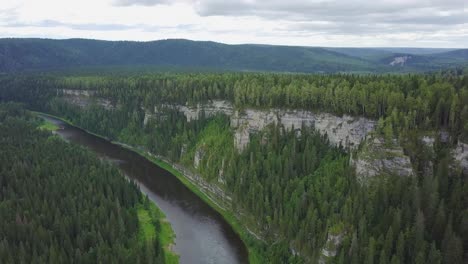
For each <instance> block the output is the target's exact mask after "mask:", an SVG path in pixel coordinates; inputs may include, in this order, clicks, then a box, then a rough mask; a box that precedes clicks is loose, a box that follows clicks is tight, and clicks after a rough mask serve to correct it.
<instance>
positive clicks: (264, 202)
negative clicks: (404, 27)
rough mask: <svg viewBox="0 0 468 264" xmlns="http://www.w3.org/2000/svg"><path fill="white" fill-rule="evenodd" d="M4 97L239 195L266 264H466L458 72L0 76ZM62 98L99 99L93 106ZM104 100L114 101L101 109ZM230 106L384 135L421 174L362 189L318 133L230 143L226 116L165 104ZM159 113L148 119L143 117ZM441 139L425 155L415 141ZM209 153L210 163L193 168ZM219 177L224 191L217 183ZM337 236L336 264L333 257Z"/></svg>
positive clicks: (462, 101) (467, 104)
mask: <svg viewBox="0 0 468 264" xmlns="http://www.w3.org/2000/svg"><path fill="white" fill-rule="evenodd" d="M0 85H1V86H0V99H1V100H2V101H20V102H23V103H25V104H27V105H28V107H30V108H32V109H35V110H40V111H45V112H48V113H51V114H55V115H58V116H60V117H63V118H65V119H67V120H69V121H71V122H73V123H74V124H76V125H78V126H80V127H83V128H86V129H88V130H90V131H92V132H94V133H97V134H100V135H103V136H105V137H107V138H109V139H111V140H115V141H120V142H124V143H127V144H130V145H133V146H138V147H140V148H144V149H145V150H148V151H150V152H151V153H155V154H158V155H161V156H163V157H166V158H168V159H169V160H170V161H171V162H174V163H178V164H182V165H184V166H185V167H187V168H189V169H190V170H192V171H195V172H197V173H200V175H202V176H203V177H204V178H205V179H206V180H207V181H208V182H211V183H213V184H218V185H220V186H221V187H222V188H223V189H224V190H225V191H226V192H227V193H229V194H230V195H231V196H232V197H233V200H232V204H231V207H232V211H233V212H237V213H239V215H241V220H242V222H243V223H244V224H245V225H246V226H249V227H250V228H253V229H255V231H258V232H259V233H260V234H261V235H262V237H263V238H264V240H265V241H266V243H263V242H259V241H253V242H250V241H247V243H252V244H255V247H256V248H257V250H258V252H260V253H259V255H261V258H262V262H263V263H310V262H316V261H318V260H323V261H325V262H327V263H382V264H384V263H392V264H393V263H395V264H396V263H451V264H453V263H466V261H467V260H468V255H467V252H468V250H467V249H468V228H467V227H468V182H467V177H468V176H467V175H466V174H464V173H463V171H462V170H460V169H458V168H457V167H456V166H455V165H454V160H453V156H452V155H451V149H453V147H454V145H455V144H456V143H457V142H458V141H464V142H466V141H467V140H468V74H467V73H466V71H465V72H464V71H462V70H454V71H445V72H440V73H432V74H408V75H353V74H336V75H302V74H267V73H262V74H261V73H222V74H214V73H198V74H189V73H185V74H182V73H181V74H173V73H167V74H162V73H161V74H151V75H150V74H146V75H143V74H140V75H138V74H129V75H119V76H116V75H86V76H83V75H79V74H71V75H67V76H62V75H32V76H8V77H2V78H1V79H0ZM64 90H80V91H90V92H92V93H93V96H92V98H93V100H92V101H91V103H89V104H88V105H76V104H73V103H70V101H67V100H64V98H63V95H64ZM99 100H108V101H109V102H110V104H109V105H105V106H103V105H102V104H101V103H100V102H101V101H99ZM210 100H226V101H230V102H232V103H233V105H234V106H235V107H236V109H245V108H248V107H251V108H258V109H268V108H285V109H307V110H311V111H316V112H328V113H333V114H336V115H339V116H340V115H344V114H346V115H351V116H365V117H368V118H370V119H373V120H376V121H377V124H378V125H377V129H376V131H375V135H374V136H375V137H383V138H385V140H386V141H387V142H391V141H396V142H399V144H401V145H402V147H403V149H404V151H405V153H406V154H407V155H409V156H410V157H411V161H412V163H413V164H426V163H430V164H432V165H431V171H432V173H427V171H426V170H423V169H420V168H415V174H416V175H414V176H413V177H399V176H396V175H395V176H392V177H384V176H381V177H379V176H377V177H375V179H373V180H371V181H369V182H367V183H366V184H362V183H361V182H359V181H358V179H357V177H356V175H355V173H354V169H353V167H352V164H351V162H350V160H351V156H352V155H353V154H356V152H357V151H359V150H360V149H359V148H358V149H357V150H347V149H344V148H343V147H341V146H333V145H331V144H329V142H328V139H327V136H326V135H322V134H320V133H318V132H317V131H316V130H315V129H314V128H313V127H312V128H311V127H305V126H303V127H300V128H296V130H287V129H285V128H284V127H282V126H281V125H274V124H273V125H270V126H268V127H267V128H266V129H264V130H262V131H260V132H258V133H256V134H254V135H252V136H251V140H250V143H249V144H248V145H247V147H246V148H245V149H244V150H242V151H237V150H236V149H235V146H234V143H233V142H234V136H233V131H232V129H231V127H230V123H229V118H228V117H226V116H225V115H222V114H218V115H215V116H205V115H204V114H203V113H201V114H200V117H199V118H198V119H195V120H187V119H186V118H185V116H184V115H183V113H181V112H179V111H177V110H175V109H172V108H168V107H165V106H167V105H168V104H180V105H196V104H198V103H206V102H209V101H210ZM155 107H156V108H157V109H158V111H160V113H159V115H157V116H156V118H154V119H151V120H149V122H144V119H145V118H144V117H145V113H146V112H147V111H153V110H152V109H155ZM427 131H431V132H433V133H438V132H440V131H444V132H446V133H448V134H449V135H450V137H449V138H450V140H448V142H443V141H441V140H439V139H436V141H435V143H434V147H433V149H432V150H429V149H428V148H427V146H425V145H424V144H422V143H421V142H420V141H419V140H418V138H419V137H420V135H421V134H422V133H424V132H427ZM200 149H202V150H203V152H204V157H205V158H203V159H202V160H201V162H200V164H199V166H197V167H195V166H194V165H193V160H194V156H195V154H196V152H197V151H199V150H200ZM220 171H222V172H223V179H224V183H223V184H220V183H219V174H220ZM332 236H336V237H341V240H342V241H341V243H340V244H339V245H338V246H337V248H334V249H333V250H336V257H324V256H323V249H324V248H330V247H333V246H334V245H328V244H329V238H330V237H332Z"/></svg>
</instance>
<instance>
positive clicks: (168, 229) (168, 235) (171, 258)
mask: <svg viewBox="0 0 468 264" xmlns="http://www.w3.org/2000/svg"><path fill="white" fill-rule="evenodd" d="M30 112H31V113H33V114H36V115H44V116H48V117H51V118H56V119H59V120H61V121H63V122H65V123H67V124H69V125H71V126H74V127H77V128H79V129H81V130H83V131H85V132H86V133H89V134H92V135H93V136H96V137H99V138H101V139H104V140H106V141H108V142H110V143H111V144H115V145H120V144H119V143H115V142H112V141H110V140H109V139H107V138H105V137H103V136H101V135H98V134H95V133H93V132H90V131H88V130H86V129H83V128H81V127H79V126H77V125H75V124H73V123H72V122H70V121H68V120H66V119H63V118H61V117H58V116H54V115H51V114H47V113H44V112H37V111H30ZM57 129H60V127H58V126H56V127H54V130H52V129H48V130H47V131H50V132H52V133H54V132H55V130H57ZM132 151H133V150H132ZM133 152H135V151H133ZM140 193H141V195H142V196H143V197H146V194H145V193H144V192H143V191H141V190H140ZM139 206H143V205H139ZM137 209H142V208H137ZM144 210H146V209H144ZM149 211H154V212H156V214H158V215H159V216H160V218H159V219H158V221H159V222H160V225H161V233H160V235H161V237H160V241H161V244H162V248H163V250H164V251H165V254H164V256H165V260H166V263H168V264H174V263H179V255H178V254H177V252H175V251H174V250H173V249H174V245H175V238H176V235H175V233H174V230H173V229H172V226H171V223H170V222H169V221H168V220H167V218H166V215H165V214H164V212H163V211H162V210H161V208H159V206H158V205H157V204H156V202H151V203H150V207H149V208H148V212H149ZM139 221H140V219H139Z"/></svg>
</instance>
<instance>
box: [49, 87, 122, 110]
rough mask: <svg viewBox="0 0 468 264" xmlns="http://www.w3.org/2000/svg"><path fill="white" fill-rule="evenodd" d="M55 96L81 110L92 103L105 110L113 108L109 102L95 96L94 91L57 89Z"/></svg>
mask: <svg viewBox="0 0 468 264" xmlns="http://www.w3.org/2000/svg"><path fill="white" fill-rule="evenodd" d="M57 95H58V96H60V97H62V98H63V99H64V100H66V101H67V102H69V103H71V104H73V105H77V106H79V107H81V108H86V107H88V106H90V105H92V104H93V103H95V104H97V105H100V106H102V107H104V108H105V109H107V110H110V109H113V108H115V106H114V104H112V102H111V100H109V99H106V98H100V97H98V96H96V91H92V90H71V89H59V90H57Z"/></svg>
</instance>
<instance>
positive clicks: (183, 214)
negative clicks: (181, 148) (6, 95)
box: [41, 115, 248, 264]
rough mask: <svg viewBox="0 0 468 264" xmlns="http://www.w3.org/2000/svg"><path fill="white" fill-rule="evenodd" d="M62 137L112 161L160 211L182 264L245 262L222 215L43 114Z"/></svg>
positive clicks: (167, 177) (143, 164)
mask: <svg viewBox="0 0 468 264" xmlns="http://www.w3.org/2000/svg"><path fill="white" fill-rule="evenodd" d="M41 117H42V118H44V119H47V120H49V121H51V122H53V123H55V124H57V125H58V126H60V127H61V129H59V130H57V131H56V133H57V134H58V135H59V136H61V137H62V138H64V139H65V140H67V141H70V142H74V143H77V144H79V145H82V146H85V147H88V148H89V149H91V150H93V151H94V152H95V153H97V154H98V155H99V156H100V157H103V158H106V159H108V160H111V161H113V162H114V163H115V164H116V165H117V166H118V167H119V168H120V169H121V170H122V172H124V173H125V174H126V175H127V176H128V177H129V178H131V179H133V180H134V181H135V182H136V183H137V184H138V185H139V186H140V189H141V191H142V192H143V193H145V194H146V195H148V197H149V198H150V199H151V201H153V202H155V203H156V204H157V206H158V207H159V208H161V210H162V211H163V212H164V213H165V214H166V217H167V220H168V221H169V222H170V223H171V226H172V228H173V230H174V232H175V234H176V239H175V242H176V243H175V246H174V248H173V249H174V251H175V252H176V253H177V254H178V255H179V256H180V263H182V264H189V263H190V264H210V263H213V264H231V263H232V264H234V263H248V253H247V249H246V247H245V245H244V243H243V242H242V240H241V239H240V238H239V236H238V235H237V234H236V233H235V232H234V230H233V229H232V227H231V226H230V225H229V224H228V223H227V222H226V221H225V220H224V218H223V217H222V216H221V215H220V214H219V213H218V212H216V211H215V210H214V209H213V208H211V207H210V206H209V205H208V204H206V203H205V202H204V201H203V200H201V199H200V198H199V197H198V196H197V195H195V194H194V193H193V192H192V191H190V189H189V188H187V187H186V186H185V185H183V184H182V183H181V182H180V181H179V180H178V179H177V178H176V177H175V176H174V175H172V174H171V173H169V172H168V171H166V170H164V169H162V168H160V167H159V166H157V165H156V164H154V163H152V162H150V161H148V160H147V159H145V158H144V157H142V156H140V155H138V154H137V153H135V152H132V151H130V150H127V149H125V148H123V147H121V146H118V145H115V144H112V143H110V142H109V141H106V140H104V139H102V138H99V137H96V136H94V135H92V134H89V133H87V132H86V131H84V130H82V129H79V128H77V127H74V126H71V125H69V124H67V123H65V122H63V121H61V120H59V119H56V118H52V117H49V116H43V115H41Z"/></svg>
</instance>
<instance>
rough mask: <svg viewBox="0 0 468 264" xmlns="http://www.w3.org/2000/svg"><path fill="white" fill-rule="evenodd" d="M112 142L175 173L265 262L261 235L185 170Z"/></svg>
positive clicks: (252, 256)
mask: <svg viewBox="0 0 468 264" xmlns="http://www.w3.org/2000/svg"><path fill="white" fill-rule="evenodd" d="M38 114H43V115H46V116H50V117H53V118H57V119H59V120H62V121H63V122H66V123H68V124H70V125H73V126H75V127H78V128H80V127H79V126H76V125H74V124H73V122H70V121H69V120H65V119H63V118H61V117H57V116H54V115H50V114H45V113H38ZM80 129H83V128H80ZM83 130H84V131H86V132H88V133H90V134H92V135H94V136H96V137H99V138H102V139H105V140H107V141H110V140H109V139H108V138H106V137H103V136H101V135H97V134H95V133H93V132H91V131H88V130H86V129H83ZM111 143H113V144H116V145H119V146H121V147H124V148H126V149H128V150H130V151H132V152H135V153H137V154H139V155H141V156H143V157H145V158H146V159H147V160H149V161H151V162H153V163H154V164H156V165H157V166H159V167H161V168H163V169H165V170H166V171H168V172H170V173H171V174H173V175H174V176H176V178H177V179H178V180H179V181H180V182H181V183H182V184H184V185H185V186H186V187H188V188H189V189H190V190H191V191H192V192H193V193H194V194H196V195H197V196H198V197H200V198H201V199H202V200H203V201H204V202H205V203H206V204H208V205H209V206H210V207H212V208H213V209H215V210H216V211H217V212H218V213H219V214H220V215H221V216H222V217H223V218H224V219H225V220H226V222H228V223H229V225H230V226H231V227H232V228H233V230H234V231H235V232H236V233H237V234H238V235H239V237H240V238H241V239H242V241H243V242H244V245H245V246H246V248H247V250H248V257H249V262H250V263H253V264H256V263H264V262H265V261H264V259H263V257H262V254H261V251H262V249H261V247H263V245H262V242H261V241H260V240H259V237H258V236H256V234H254V233H253V232H251V231H250V230H249V229H248V228H247V227H246V226H245V225H243V224H242V223H241V222H240V220H239V219H238V218H237V216H236V215H235V214H234V213H233V212H231V211H230V210H229V209H226V208H225V207H224V206H222V205H221V204H222V201H217V200H216V198H212V197H210V196H209V195H208V194H207V193H205V192H204V191H203V187H202V186H198V185H197V184H196V183H195V182H193V181H191V180H190V178H189V177H187V176H186V175H184V173H183V172H181V171H179V170H177V169H176V168H174V167H173V165H172V164H170V163H168V162H166V161H163V160H161V159H158V158H157V157H155V156H154V155H152V154H150V153H146V152H145V151H144V150H141V149H138V148H136V147H134V146H130V145H128V144H124V143H121V142H115V141H113V142H112V141H111Z"/></svg>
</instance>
